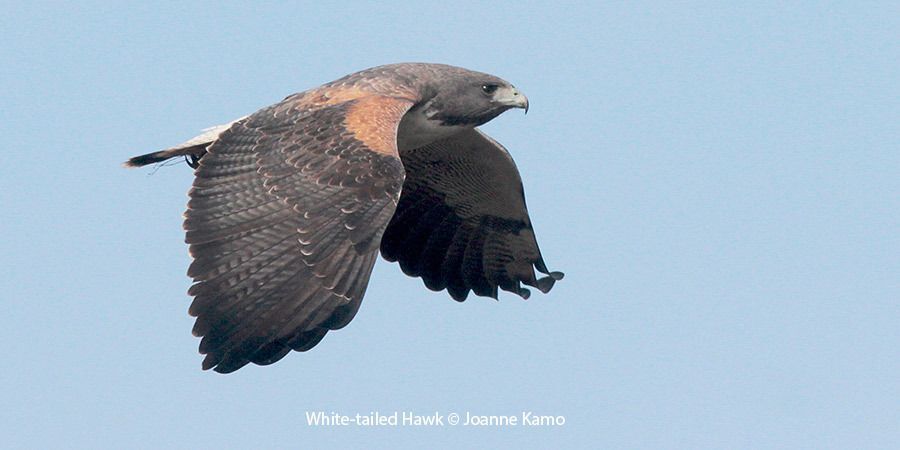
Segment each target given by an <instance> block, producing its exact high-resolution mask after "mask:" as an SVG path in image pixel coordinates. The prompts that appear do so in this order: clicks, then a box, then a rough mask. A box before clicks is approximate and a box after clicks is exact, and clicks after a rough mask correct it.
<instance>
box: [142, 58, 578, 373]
mask: <svg viewBox="0 0 900 450" xmlns="http://www.w3.org/2000/svg"><path fill="white" fill-rule="evenodd" d="M527 106H528V102H527V99H525V96H524V95H522V94H520V93H519V92H518V91H517V90H516V89H515V88H514V87H513V86H512V85H510V84H509V83H507V82H505V81H503V80H501V79H499V78H496V77H493V76H491V75H487V74H483V73H478V72H472V71H468V70H465V69H461V68H457V67H452V66H445V65H439V64H394V65H388V66H381V67H376V68H372V69H368V70H364V71H362V72H357V73H355V74H351V75H348V76H346V77H344V78H341V79H339V80H336V81H334V82H331V83H328V84H326V85H324V86H322V87H320V88H316V89H313V90H310V91H306V92H302V93H299V94H295V95H292V96H289V97H287V98H286V99H285V100H283V101H282V102H280V103H278V104H275V105H273V106H270V107H268V108H264V109H262V110H260V111H258V112H256V113H254V114H252V115H250V116H247V117H244V118H241V119H238V120H236V121H234V122H232V123H229V124H226V125H223V126H219V127H213V128H210V129H209V130H207V131H206V132H205V133H203V134H201V135H200V136H198V137H196V138H194V139H192V140H190V141H188V142H186V143H184V144H182V145H180V146H177V147H173V148H171V149H167V150H163V151H160V152H155V153H151V154H147V155H142V156H138V157H135V158H132V159H130V160H129V161H128V162H127V163H126V165H129V166H141V165H146V164H150V163H154V162H159V161H164V160H166V159H169V158H172V157H177V156H184V157H186V158H189V163H191V164H192V165H195V166H196V171H195V175H196V178H195V181H194V185H193V188H192V189H191V191H190V201H189V203H188V210H187V212H186V213H185V222H184V226H185V230H186V232H187V238H186V241H187V243H188V244H189V245H190V252H191V255H192V256H193V258H194V262H193V263H192V264H191V266H190V268H189V269H188V275H189V276H191V277H192V278H193V279H194V282H195V284H194V285H193V286H192V287H191V289H190V291H189V294H190V295H192V296H193V297H194V301H193V303H192V304H191V308H190V314H191V315H193V316H195V317H197V321H196V323H195V325H194V334H195V335H197V336H202V340H201V342H200V352H201V353H203V354H206V358H205V359H204V361H203V368H204V369H209V368H214V369H215V370H216V371H218V372H223V373H227V372H232V371H234V370H237V369H239V368H241V367H243V366H244V365H246V364H247V363H250V362H253V363H256V364H260V365H265V364H271V363H273V362H275V361H278V360H279V359H281V358H282V357H284V355H286V354H287V353H288V352H290V351H291V350H298V351H305V350H308V349H310V348H312V347H313V346H315V345H316V344H317V343H318V342H319V341H320V340H321V339H322V338H323V337H324V336H325V334H326V333H327V332H328V331H329V330H336V329H339V328H341V327H343V326H345V325H347V323H349V322H350V320H351V319H352V318H353V316H354V315H355V314H356V311H357V310H358V309H359V305H360V302H361V300H362V297H363V294H364V292H365V289H366V286H367V284H368V280H369V275H370V274H371V271H372V267H373V265H374V263H375V258H376V256H377V253H378V251H379V248H380V250H381V253H382V255H383V256H384V258H385V259H387V260H389V261H399V263H400V266H401V268H402V269H403V271H404V272H405V273H407V274H409V275H411V276H417V277H422V279H423V280H424V282H425V285H426V286H427V287H428V288H430V289H432V290H442V289H447V290H448V292H449V293H450V295H451V296H452V297H453V298H454V299H456V300H459V301H462V300H464V299H465V298H466V296H467V295H468V293H469V291H473V292H474V293H475V294H477V295H482V296H490V297H494V298H496V297H497V291H498V288H499V289H503V290H507V291H511V292H515V293H517V294H519V295H521V296H522V297H524V298H527V297H528V295H529V291H528V290H527V289H525V288H523V287H522V286H521V285H522V284H525V285H528V286H532V287H536V288H538V289H539V290H541V291H542V292H547V291H549V290H550V288H551V287H552V286H553V283H554V281H556V280H559V279H561V278H562V276H563V275H562V273H560V272H550V271H548V270H547V267H546V265H545V264H544V261H543V258H542V257H541V254H540V251H539V250H538V247H537V241H536V240H535V237H534V232H533V229H532V227H531V222H530V220H529V218H528V212H527V210H526V207H525V199H524V192H523V190H522V183H521V179H520V178H519V174H518V171H517V170H516V167H515V164H514V163H513V161H512V158H511V157H510V156H509V153H507V151H506V150H505V149H504V148H503V146H501V145H500V144H499V143H497V142H496V141H494V140H493V139H491V138H489V137H487V136H486V135H484V134H483V133H481V132H480V131H478V130H477V129H475V127H476V126H478V125H481V124H483V123H485V122H487V121H489V120H491V119H492V118H494V117H496V116H497V115H499V114H501V113H502V112H503V111H506V110H507V109H509V108H514V107H520V108H527ZM534 268H537V270H539V271H540V272H543V273H545V274H547V276H545V277H542V278H540V279H539V278H537V277H536V276H535V272H534Z"/></svg>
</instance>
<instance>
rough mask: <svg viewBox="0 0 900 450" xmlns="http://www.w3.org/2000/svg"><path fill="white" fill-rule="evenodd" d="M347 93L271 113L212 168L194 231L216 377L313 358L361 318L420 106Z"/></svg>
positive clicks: (304, 98) (206, 341)
mask: <svg viewBox="0 0 900 450" xmlns="http://www.w3.org/2000/svg"><path fill="white" fill-rule="evenodd" d="M338 94H339V95H336V96H332V97H329V96H328V95H327V94H326V95H318V96H316V95H313V94H306V95H302V94H301V95H299V96H295V97H289V98H288V99H286V100H285V101H284V102H282V103H279V104H277V105H274V106H272V107H269V108H266V109H263V110H261V111H259V112H257V113H255V114H253V115H251V116H250V117H248V118H246V119H244V120H241V121H238V122H237V123H235V124H234V125H232V126H231V128H229V129H228V130H227V131H224V132H222V134H221V135H219V137H218V139H217V140H216V141H215V142H214V143H213V144H212V145H210V146H209V148H208V153H207V154H206V155H205V156H204V157H203V158H202V159H201V160H200V166H199V167H198V169H197V171H196V180H195V181H194V186H193V188H192V189H191V192H190V202H189V204H188V210H187V212H186V213H185V229H186V230H187V238H186V240H187V243H188V244H190V252H191V255H192V256H193V257H194V262H193V264H192V265H191V267H190V269H189V271H188V274H189V275H190V276H191V277H193V278H194V281H195V284H194V285H193V286H192V287H191V289H190V292H189V293H190V294H191V295H193V296H194V297H195V298H194V301H193V303H192V304H191V308H190V313H191V315H193V316H196V317H197V321H196V324H195V326H194V333H195V334H196V335H198V336H202V337H203V339H202V341H201V343H200V352H201V353H204V354H206V358H205V359H204V361H203V368H204V369H208V368H211V367H215V370H216V371H218V372H231V371H234V370H237V369H239V368H240V367H242V366H244V365H246V364H247V363H248V362H254V363H256V364H271V363H273V362H275V361H277V360H279V359H281V358H282V357H283V356H284V355H285V354H287V353H288V352H289V351H290V350H291V349H294V350H300V351H303V350H308V349H310V348H312V347H313V346H315V345H316V344H317V343H318V342H319V341H320V340H321V339H322V337H323V336H324V335H325V333H326V332H327V331H328V330H334V329H338V328H341V327H343V326H344V325H346V324H347V323H348V322H349V321H350V320H351V319H352V318H353V316H354V314H356V311H357V309H358V308H359V304H360V301H361V299H362V296H363V293H364V291H365V288H366V285H367V283H368V280H369V275H370V274H371V271H372V266H373V264H374V262H375V258H376V256H377V252H378V246H379V242H380V240H381V234H382V233H383V232H384V229H385V227H386V226H387V224H388V221H389V220H390V217H391V215H392V214H393V212H394V209H395V207H396V203H397V200H398V198H399V194H400V189H401V186H402V183H403V176H404V174H403V165H402V163H401V162H400V159H399V157H398V156H397V150H396V133H397V126H398V124H399V122H400V119H401V117H402V116H403V114H404V113H405V112H406V111H407V110H408V109H409V108H410V106H412V104H413V102H412V101H411V100H407V99H404V98H399V97H386V96H376V95H373V94H366V93H364V92H359V91H352V92H349V93H348V92H343V93H341V92H338ZM373 117H377V120H369V119H372V118H373Z"/></svg>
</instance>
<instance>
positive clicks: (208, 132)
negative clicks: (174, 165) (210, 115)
mask: <svg viewBox="0 0 900 450" xmlns="http://www.w3.org/2000/svg"><path fill="white" fill-rule="evenodd" d="M246 117H247V116H244V117H241V118H240V119H237V120H233V121H231V122H228V123H226V124H224V125H217V126H214V127H209V128H207V129H205V130H203V133H201V134H200V135H199V136H196V137H194V138H192V139H190V140H189V141H187V142H185V143H183V144H179V145H176V146H175V147H172V148H167V149H165V150H160V151H158V152H153V153H147V154H146V155H141V156H135V157H134V158H131V159H129V160H128V161H125V163H124V164H123V165H124V166H125V167H141V166H146V165H147V164H153V163H158V162H163V161H165V160H167V159H172V158H175V157H177V156H184V159H185V160H186V161H187V163H188V165H190V166H191V167H193V168H197V161H200V158H202V157H203V155H205V154H206V147H208V146H209V145H210V144H212V143H213V142H215V140H216V139H218V138H219V135H220V134H222V133H223V132H225V130H227V129H228V128H230V127H231V126H232V125H233V124H234V123H235V122H237V121H240V120H243V119H245V118H246Z"/></svg>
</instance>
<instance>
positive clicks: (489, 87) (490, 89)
mask: <svg viewBox="0 0 900 450" xmlns="http://www.w3.org/2000/svg"><path fill="white" fill-rule="evenodd" d="M499 87H500V86H498V85H496V84H482V85H481V92H484V93H485V94H493V93H494V91H496V90H497V88H499Z"/></svg>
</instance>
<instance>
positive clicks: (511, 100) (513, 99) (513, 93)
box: [494, 86, 528, 114]
mask: <svg viewBox="0 0 900 450" xmlns="http://www.w3.org/2000/svg"><path fill="white" fill-rule="evenodd" d="M494 100H495V101H496V102H497V103H499V104H501V105H506V106H509V107H512V108H522V109H524V110H525V114H528V97H526V96H525V94H523V93H521V92H519V90H518V89H516V88H514V87H512V86H510V87H508V88H504V89H502V90H500V91H498V92H497V95H496V96H495V97H494Z"/></svg>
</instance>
